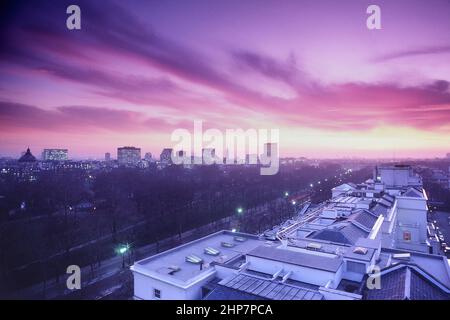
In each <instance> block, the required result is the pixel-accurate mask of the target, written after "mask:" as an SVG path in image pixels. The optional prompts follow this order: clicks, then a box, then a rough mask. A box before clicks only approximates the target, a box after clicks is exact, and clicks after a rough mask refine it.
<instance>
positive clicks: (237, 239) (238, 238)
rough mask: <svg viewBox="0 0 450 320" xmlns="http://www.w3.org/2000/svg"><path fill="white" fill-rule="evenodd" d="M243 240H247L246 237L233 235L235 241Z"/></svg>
mask: <svg viewBox="0 0 450 320" xmlns="http://www.w3.org/2000/svg"><path fill="white" fill-rule="evenodd" d="M245 240H247V238H244V237H238V236H236V237H234V241H237V242H244V241H245Z"/></svg>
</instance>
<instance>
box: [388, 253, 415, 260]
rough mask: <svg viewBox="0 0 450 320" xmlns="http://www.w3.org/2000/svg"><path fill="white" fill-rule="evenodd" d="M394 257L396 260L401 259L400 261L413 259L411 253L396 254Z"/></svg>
mask: <svg viewBox="0 0 450 320" xmlns="http://www.w3.org/2000/svg"><path fill="white" fill-rule="evenodd" d="M392 257H393V258H394V259H399V260H409V259H410V258H411V254H410V253H396V254H394V255H393V256H392Z"/></svg>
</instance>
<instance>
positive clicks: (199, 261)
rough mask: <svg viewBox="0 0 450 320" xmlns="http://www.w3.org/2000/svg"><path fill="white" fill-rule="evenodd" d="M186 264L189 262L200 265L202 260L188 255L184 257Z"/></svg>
mask: <svg viewBox="0 0 450 320" xmlns="http://www.w3.org/2000/svg"><path fill="white" fill-rule="evenodd" d="M186 262H190V263H193V264H200V263H202V262H203V259H202V258H200V257H198V256H196V255H195V254H190V255H188V256H187V257H186Z"/></svg>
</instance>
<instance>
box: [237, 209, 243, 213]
mask: <svg viewBox="0 0 450 320" xmlns="http://www.w3.org/2000/svg"><path fill="white" fill-rule="evenodd" d="M236 211H237V213H242V211H244V210H243V209H242V208H237V209H236Z"/></svg>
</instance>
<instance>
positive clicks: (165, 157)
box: [159, 148, 172, 164]
mask: <svg viewBox="0 0 450 320" xmlns="http://www.w3.org/2000/svg"><path fill="white" fill-rule="evenodd" d="M159 160H160V161H161V163H163V164H172V149H171V148H164V149H163V151H162V152H161V155H160V156H159Z"/></svg>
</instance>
